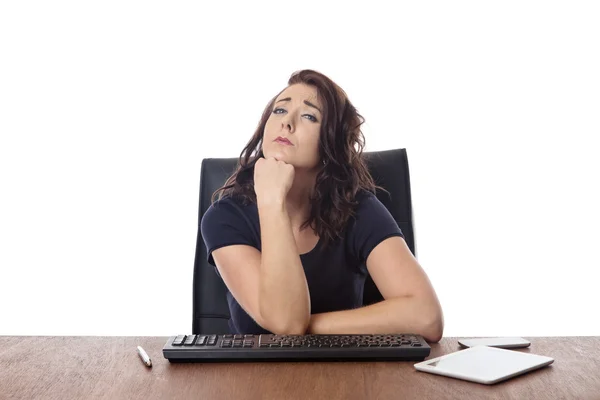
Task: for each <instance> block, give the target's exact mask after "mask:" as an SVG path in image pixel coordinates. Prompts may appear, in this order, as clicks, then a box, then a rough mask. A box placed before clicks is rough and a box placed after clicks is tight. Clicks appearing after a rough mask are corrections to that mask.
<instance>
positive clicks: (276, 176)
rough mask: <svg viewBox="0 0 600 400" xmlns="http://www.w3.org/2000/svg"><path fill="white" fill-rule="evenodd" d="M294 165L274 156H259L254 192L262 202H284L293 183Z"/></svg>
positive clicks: (256, 165)
mask: <svg viewBox="0 0 600 400" xmlns="http://www.w3.org/2000/svg"><path fill="white" fill-rule="evenodd" d="M293 182H294V166H293V165H291V164H286V163H285V162H283V161H279V160H276V159H275V158H273V157H269V158H263V157H261V158H259V159H258V161H257V162H256V164H254V192H255V193H256V200H257V202H260V203H261V204H282V203H284V202H285V198H286V196H287V193H288V192H289V190H290V188H291V187H292V183H293Z"/></svg>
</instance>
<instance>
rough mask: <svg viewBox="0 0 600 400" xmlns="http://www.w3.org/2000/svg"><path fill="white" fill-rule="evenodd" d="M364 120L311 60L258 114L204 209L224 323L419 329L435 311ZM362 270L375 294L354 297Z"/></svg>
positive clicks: (437, 323)
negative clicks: (383, 189) (374, 161)
mask: <svg viewBox="0 0 600 400" xmlns="http://www.w3.org/2000/svg"><path fill="white" fill-rule="evenodd" d="M362 123H364V118H363V117H362V116H361V115H360V114H358V113H357V111H356V109H355V108H354V107H353V106H352V104H351V103H350V101H349V100H348V98H347V96H346V94H345V92H344V91H343V90H342V89H341V88H340V87H339V86H338V85H336V84H335V83H334V82H332V81H331V80H330V79H329V78H327V77H326V76H324V75H323V74H321V73H319V72H316V71H313V70H302V71H298V72H296V73H294V74H293V75H292V76H291V77H290V79H289V81H288V86H287V87H286V88H285V89H284V90H283V91H281V92H280V93H279V94H278V95H277V96H275V97H274V98H273V99H272V100H271V101H270V102H269V104H268V105H267V107H266V109H265V111H264V112H263V115H262V118H261V120H260V123H259V126H258V128H257V130H256V132H255V133H254V136H253V137H252V139H250V141H249V142H248V144H247V145H246V147H245V148H244V150H243V151H242V153H241V155H240V162H239V165H238V168H237V170H236V171H235V172H234V174H233V175H232V176H231V177H230V178H229V179H228V180H227V182H226V183H225V185H224V186H223V187H221V188H220V189H219V190H217V191H216V192H215V193H214V195H213V204H212V205H211V206H210V207H209V209H208V210H207V211H206V213H205V214H204V216H203V218H202V222H201V232H202V237H203V238H204V241H205V244H206V247H207V250H208V261H209V263H210V264H212V265H214V266H215V267H216V271H217V273H218V274H219V275H220V276H221V278H222V279H223V281H224V283H225V285H226V286H227V289H228V292H227V299H228V302H229V309H230V312H231V320H230V322H229V326H230V329H231V333H242V334H245V333H276V334H307V333H320V334H360V333H364V334H370V333H417V334H420V335H423V337H424V338H425V339H426V340H428V341H430V342H438V341H439V340H440V339H441V337H442V333H443V325H444V322H443V314H442V309H441V306H440V303H439V301H438V299H437V296H436V294H435V291H434V289H433V287H432V286H431V283H430V282H429V279H428V278H427V276H426V274H425V272H424V271H423V270H422V269H421V267H420V265H419V264H418V263H417V261H416V259H415V258H414V256H413V255H412V253H411V252H410V250H409V249H408V247H407V245H406V243H405V241H404V236H403V234H402V232H401V231H400V228H399V227H398V225H397V223H396V222H395V220H394V219H393V218H392V216H391V214H390V213H389V212H388V210H387V209H386V208H385V206H383V204H382V203H381V202H380V201H379V200H378V199H377V197H375V195H374V192H375V188H376V186H375V185H374V182H373V180H372V178H371V176H370V175H369V172H368V170H367V167H366V165H365V163H364V161H363V159H362V157H361V153H362V149H363V147H364V139H363V136H362V132H361V130H360V125H361V124H362ZM367 274H370V275H371V276H372V278H373V281H374V282H375V284H376V285H377V288H378V289H379V291H380V293H381V294H382V296H383V298H384V300H383V301H381V302H379V303H376V304H372V305H369V306H365V307H362V294H363V287H364V282H365V278H366V276H367Z"/></svg>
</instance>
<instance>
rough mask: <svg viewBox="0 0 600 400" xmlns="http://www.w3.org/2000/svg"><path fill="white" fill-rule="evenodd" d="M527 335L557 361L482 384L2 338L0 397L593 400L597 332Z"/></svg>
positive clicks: (104, 340) (116, 344) (119, 345)
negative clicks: (176, 360)
mask: <svg viewBox="0 0 600 400" xmlns="http://www.w3.org/2000/svg"><path fill="white" fill-rule="evenodd" d="M457 339H458V338H444V339H442V341H441V342H440V343H438V344H433V345H432V346H431V347H432V351H431V355H430V356H429V357H428V359H431V358H434V357H437V356H440V355H443V354H447V353H451V352H454V351H456V350H459V349H460V347H459V345H458V343H457ZM527 339H529V340H530V341H531V346H530V347H529V348H528V349H521V350H515V351H524V352H531V353H536V354H541V355H545V356H550V357H553V358H554V359H555V361H554V363H553V364H552V365H550V366H548V367H545V368H543V369H541V370H538V371H534V372H530V373H528V374H525V375H522V376H520V377H516V378H512V379H510V380H508V381H505V382H501V383H497V384H495V385H490V386H488V385H482V384H478V383H473V382H466V381H461V380H457V379H453V378H447V377H444V376H437V375H432V374H428V373H424V372H419V371H416V370H415V369H414V366H413V365H414V364H415V362H412V361H409V362H319V363H313V362H294V363H242V364H235V363H231V364H220V363H217V364H200V363H198V364H196V363H194V364H171V363H169V361H168V360H166V359H165V358H164V357H163V355H162V347H163V345H164V344H165V343H166V341H167V338H166V337H95V336H75V337H45V336H0V399H6V398H25V399H36V398H44V399H82V398H86V399H87V398H106V399H134V398H137V399H142V398H143V399H179V398H196V399H277V400H280V399H399V398H405V399H406V398H415V399H444V398H455V399H464V398H476V399H600V337H552V338H542V337H528V338H527ZM137 345H140V346H142V347H143V348H144V350H146V352H147V353H148V355H149V356H150V357H151V359H152V364H153V366H152V368H148V367H146V366H145V365H144V364H143V363H142V361H141V360H140V358H139V357H138V354H137V352H136V346H137Z"/></svg>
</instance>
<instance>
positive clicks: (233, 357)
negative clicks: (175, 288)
mask: <svg viewBox="0 0 600 400" xmlns="http://www.w3.org/2000/svg"><path fill="white" fill-rule="evenodd" d="M430 351H431V348H430V347H429V344H428V343H427V342H426V341H425V339H424V338H423V337H422V336H420V335H413V334H389V335H312V334H307V335H273V334H261V335H179V336H172V337H170V338H169V339H168V340H167V343H166V344H165V346H164V347H163V356H164V357H165V358H166V359H168V360H169V361H170V362H234V361H304V360H306V361H309V360H310V361H351V360H354V361H423V360H424V359H425V357H427V356H428V355H429V352H430Z"/></svg>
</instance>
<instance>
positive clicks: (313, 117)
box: [273, 108, 318, 122]
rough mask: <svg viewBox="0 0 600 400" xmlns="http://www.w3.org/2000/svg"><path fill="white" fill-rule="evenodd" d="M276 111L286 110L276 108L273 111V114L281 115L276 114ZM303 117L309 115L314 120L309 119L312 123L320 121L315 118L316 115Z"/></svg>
mask: <svg viewBox="0 0 600 400" xmlns="http://www.w3.org/2000/svg"><path fill="white" fill-rule="evenodd" d="M276 111H285V110H284V109H283V108H276V109H274V110H273V114H279V113H278V112H276ZM303 115H308V116H309V117H311V118H312V119H310V118H309V119H310V120H311V121H312V122H317V121H318V120H317V117H315V116H314V115H312V114H303Z"/></svg>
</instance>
